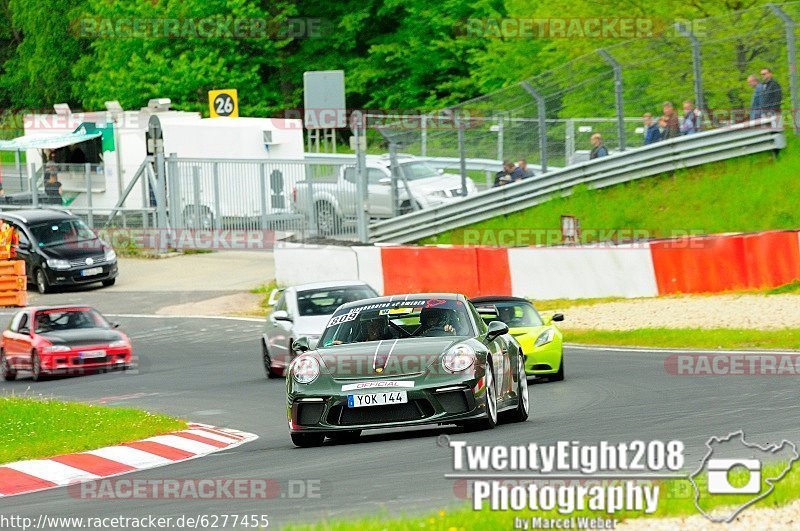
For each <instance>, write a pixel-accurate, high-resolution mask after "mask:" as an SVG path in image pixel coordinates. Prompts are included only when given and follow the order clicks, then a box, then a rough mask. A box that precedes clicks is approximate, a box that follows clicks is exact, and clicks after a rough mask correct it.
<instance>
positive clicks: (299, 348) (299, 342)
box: [292, 336, 311, 354]
mask: <svg viewBox="0 0 800 531" xmlns="http://www.w3.org/2000/svg"><path fill="white" fill-rule="evenodd" d="M292 350H294V351H295V352H297V353H298V354H300V353H301V352H308V351H309V350H311V347H310V346H309V344H308V338H307V337H305V336H303V337H298V338H297V339H295V340H294V342H293V343H292Z"/></svg>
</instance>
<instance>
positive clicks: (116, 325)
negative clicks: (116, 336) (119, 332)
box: [111, 321, 119, 328]
mask: <svg viewBox="0 0 800 531" xmlns="http://www.w3.org/2000/svg"><path fill="white" fill-rule="evenodd" d="M111 328H119V323H117V322H115V321H112V322H111Z"/></svg>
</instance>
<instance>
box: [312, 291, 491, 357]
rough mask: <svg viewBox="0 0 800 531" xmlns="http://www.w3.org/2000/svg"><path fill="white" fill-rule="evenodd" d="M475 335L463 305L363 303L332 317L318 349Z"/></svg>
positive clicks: (436, 301) (433, 301)
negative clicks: (366, 343)
mask: <svg viewBox="0 0 800 531" xmlns="http://www.w3.org/2000/svg"><path fill="white" fill-rule="evenodd" d="M473 335H476V332H475V330H474V325H473V324H472V321H470V318H469V313H468V311H467V308H466V306H465V304H464V303H463V302H462V301H459V300H446V299H417V300H413V299H412V300H405V301H390V302H374V303H370V302H369V301H365V304H364V305H362V306H354V307H350V308H345V309H340V310H337V312H336V313H335V314H334V315H333V317H331V320H330V321H329V322H328V325H327V327H326V328H325V332H324V333H323V334H322V337H321V338H320V341H319V345H321V346H322V347H330V346H334V345H344V344H348V343H363V342H367V341H386V340H392V339H399V340H403V339H409V338H414V337H448V336H453V337H456V336H473Z"/></svg>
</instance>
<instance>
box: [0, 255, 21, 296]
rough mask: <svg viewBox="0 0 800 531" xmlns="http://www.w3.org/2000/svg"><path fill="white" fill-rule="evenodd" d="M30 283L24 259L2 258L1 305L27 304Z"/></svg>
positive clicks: (0, 273) (0, 278) (0, 275)
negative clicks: (26, 274)
mask: <svg viewBox="0 0 800 531" xmlns="http://www.w3.org/2000/svg"><path fill="white" fill-rule="evenodd" d="M27 290H28V283H27V277H26V276H25V261H24V260H0V306H26V305H27V304H28V291H27Z"/></svg>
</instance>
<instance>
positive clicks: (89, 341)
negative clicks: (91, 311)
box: [39, 328, 124, 346]
mask: <svg viewBox="0 0 800 531" xmlns="http://www.w3.org/2000/svg"><path fill="white" fill-rule="evenodd" d="M39 336H41V337H43V338H44V339H46V340H48V341H50V342H51V343H52V344H54V345H67V346H80V345H102V344H105V343H111V342H112V341H119V340H120V339H124V336H123V335H122V334H121V333H120V332H117V331H115V330H109V329H106V328H75V329H73V330H57V331H54V332H45V333H43V334H39Z"/></svg>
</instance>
